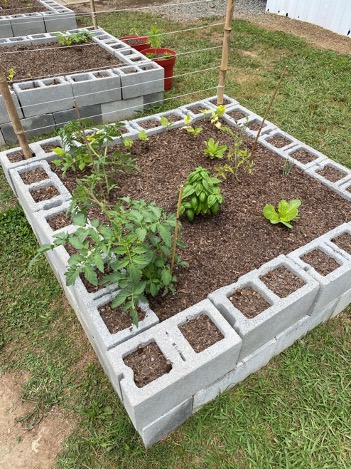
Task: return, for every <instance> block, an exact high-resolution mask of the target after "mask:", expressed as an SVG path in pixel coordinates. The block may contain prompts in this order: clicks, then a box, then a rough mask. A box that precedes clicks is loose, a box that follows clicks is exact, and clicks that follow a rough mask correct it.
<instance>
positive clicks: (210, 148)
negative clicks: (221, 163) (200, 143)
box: [204, 138, 227, 159]
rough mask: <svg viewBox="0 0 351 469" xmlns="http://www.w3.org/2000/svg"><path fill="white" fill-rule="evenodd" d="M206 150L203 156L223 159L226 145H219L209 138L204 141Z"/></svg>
mask: <svg viewBox="0 0 351 469" xmlns="http://www.w3.org/2000/svg"><path fill="white" fill-rule="evenodd" d="M205 145H206V148H205V150H204V153H205V155H208V156H209V157H210V158H211V159H213V158H219V159H221V158H223V156H224V153H225V152H226V151H227V145H220V143H219V141H217V142H216V141H215V140H214V139H213V138H209V139H208V140H207V141H205Z"/></svg>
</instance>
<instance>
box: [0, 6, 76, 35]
mask: <svg viewBox="0 0 351 469" xmlns="http://www.w3.org/2000/svg"><path fill="white" fill-rule="evenodd" d="M76 27H77V24H76V17H75V14H74V12H73V11H72V10H70V9H69V8H67V7H65V6H63V5H60V4H59V3H57V2H55V1H54V0H34V1H33V2H32V1H25V0H9V1H8V2H6V3H5V4H2V10H0V38H12V37H17V36H27V35H28V34H42V33H50V32H52V31H62V30H66V29H73V28H76Z"/></svg>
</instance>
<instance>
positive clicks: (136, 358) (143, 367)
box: [123, 342, 172, 388]
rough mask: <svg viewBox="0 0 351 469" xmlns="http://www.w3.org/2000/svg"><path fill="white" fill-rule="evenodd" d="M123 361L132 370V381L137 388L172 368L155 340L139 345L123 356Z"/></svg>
mask: <svg viewBox="0 0 351 469" xmlns="http://www.w3.org/2000/svg"><path fill="white" fill-rule="evenodd" d="M123 361H124V363H125V364H126V365H127V366H128V367H129V368H131V369H132V370H133V372H134V382H135V384H136V386H137V387H138V388H142V387H144V386H146V385H147V384H149V383H151V382H152V381H155V380H156V379H158V378H160V377H161V376H163V375H165V374H167V373H169V372H170V371H171V369H172V364H171V363H170V362H169V361H168V360H167V359H166V357H165V356H164V355H163V353H162V352H161V349H160V348H159V347H158V345H157V344H156V342H151V343H150V344H148V345H145V346H142V345H140V346H139V347H138V348H137V349H136V350H135V351H134V352H132V353H130V354H129V355H127V356H126V357H124V358H123Z"/></svg>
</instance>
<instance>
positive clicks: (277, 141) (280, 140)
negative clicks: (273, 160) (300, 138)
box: [267, 135, 292, 148]
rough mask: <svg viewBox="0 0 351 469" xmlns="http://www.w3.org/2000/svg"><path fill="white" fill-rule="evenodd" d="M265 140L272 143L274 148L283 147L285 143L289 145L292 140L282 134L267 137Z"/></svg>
mask: <svg viewBox="0 0 351 469" xmlns="http://www.w3.org/2000/svg"><path fill="white" fill-rule="evenodd" d="M267 142H268V143H270V144H271V145H273V146H274V147H275V148H283V147H285V146H286V145H289V144H290V143H292V140H288V139H287V138H285V137H283V136H282V135H276V136H274V137H272V138H267Z"/></svg>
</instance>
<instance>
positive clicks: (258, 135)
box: [250, 66, 288, 161]
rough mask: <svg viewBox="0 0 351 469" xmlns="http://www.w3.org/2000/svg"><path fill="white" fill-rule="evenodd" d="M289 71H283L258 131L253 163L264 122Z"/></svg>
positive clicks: (285, 69)
mask: <svg viewBox="0 0 351 469" xmlns="http://www.w3.org/2000/svg"><path fill="white" fill-rule="evenodd" d="M287 69H288V67H287V66H286V67H285V68H284V70H283V73H282V74H281V75H280V78H279V81H278V84H277V86H276V87H275V90H274V93H273V96H272V98H271V100H270V102H269V104H268V107H267V109H266V112H265V115H264V117H263V120H262V122H261V125H260V128H259V129H258V132H257V135H256V138H255V141H254V143H253V145H252V150H251V154H250V160H251V161H252V160H253V155H254V152H255V150H256V147H257V141H258V139H259V137H260V135H261V130H262V127H263V126H264V122H265V120H266V117H267V115H268V113H269V110H270V108H271V106H272V104H273V101H274V99H275V97H276V96H277V93H278V90H279V86H280V84H281V82H282V81H283V78H284V75H285V73H286V71H287Z"/></svg>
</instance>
